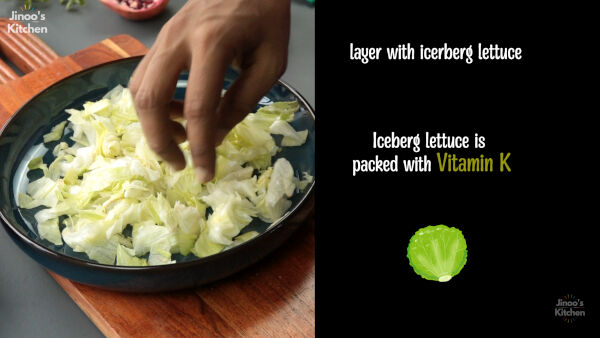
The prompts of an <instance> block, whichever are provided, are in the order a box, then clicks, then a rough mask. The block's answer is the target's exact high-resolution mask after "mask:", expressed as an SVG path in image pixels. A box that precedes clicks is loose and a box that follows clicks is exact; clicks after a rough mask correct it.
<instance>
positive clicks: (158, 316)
mask: <svg viewBox="0 0 600 338" xmlns="http://www.w3.org/2000/svg"><path fill="white" fill-rule="evenodd" d="M9 23H14V22H13V21H10V20H8V19H2V18H0V52H1V53H2V54H3V55H4V57H5V58H7V59H9V60H10V62H12V63H13V64H14V65H15V66H16V67H18V69H19V70H20V71H21V72H22V73H24V74H23V75H22V76H19V75H18V74H17V72H15V71H14V70H13V69H12V68H11V67H9V66H8V65H7V64H6V63H4V62H3V61H2V60H0V125H4V123H5V122H6V120H7V119H8V118H9V117H10V116H11V115H12V114H13V113H14V112H15V111H16V110H17V109H18V108H19V107H20V106H21V105H22V104H24V103H25V102H26V101H27V100H29V99H30V98H31V97H33V96H34V95H35V94H37V93H39V92H40V91H42V90H43V89H45V88H47V87H48V86H50V85H51V84H53V83H55V82H57V81H59V80H60V79H63V78H65V77H67V76H68V75H71V74H73V73H75V72H78V71H80V70H83V69H86V68H89V67H92V66H95V65H97V64H101V63H104V62H107V61H111V60H115V59H119V58H123V57H128V56H134V55H143V54H144V53H146V51H147V48H146V47H145V46H144V45H143V44H142V43H140V42H139V41H137V40H135V39H134V38H133V37H131V36H129V35H118V36H114V37H111V38H109V39H106V40H104V41H101V42H99V43H96V44H94V45H92V46H90V47H88V48H86V49H83V50H81V51H79V52H77V53H74V54H72V55H69V56H66V57H61V56H59V55H57V54H56V53H55V52H54V51H52V49H51V48H50V47H48V46H47V45H46V44H45V43H44V42H42V41H41V40H40V39H39V38H38V37H36V36H34V35H32V34H14V33H8V30H7V25H8V24H9ZM306 223H307V224H305V225H304V226H302V227H301V228H300V229H299V230H298V231H297V232H296V233H295V234H294V235H293V236H292V238H291V239H290V240H289V241H287V242H286V243H285V244H284V245H283V247H282V248H280V249H278V250H276V251H275V252H273V253H272V254H270V255H269V256H267V258H265V259H263V260H262V261H260V262H259V263H257V264H255V265H253V266H251V267H250V268H248V269H246V270H244V271H242V272H240V273H238V274H236V275H234V276H231V277H229V278H226V279H224V280H221V281H218V282H215V283H212V284H210V285H207V286H205V287H201V288H198V289H194V290H186V291H179V292H171V293H159V294H130V293H119V292H114V291H106V290H101V289H98V288H94V287H91V286H87V285H82V284H79V283H76V282H72V281H70V280H67V279H65V278H62V277H60V276H58V275H56V274H54V273H52V272H49V273H50V275H52V277H53V278H54V279H55V280H56V281H57V282H58V284H60V285H61V286H62V288H63V289H64V290H65V291H66V292H67V294H69V296H71V298H72V299H73V300H74V301H75V303H77V305H79V307H80V308H81V309H82V310H83V312H85V313H86V314H87V316H88V317H89V318H90V319H91V320H92V322H94V324H96V326H97V327H98V328H99V329H100V331H102V333H104V334H105V335H106V336H109V337H118V336H121V337H138V336H144V337H145V336H149V335H150V336H155V337H174V336H186V337H188V336H195V337H212V336H227V337H229V336H261V337H262V336H277V337H279V336H293V337H296V336H314V334H315V261H314V257H315V256H314V255H315V249H314V217H313V216H309V218H308V221H307V222H306Z"/></svg>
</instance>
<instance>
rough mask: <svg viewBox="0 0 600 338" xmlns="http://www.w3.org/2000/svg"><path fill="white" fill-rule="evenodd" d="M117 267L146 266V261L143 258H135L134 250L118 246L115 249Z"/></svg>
mask: <svg viewBox="0 0 600 338" xmlns="http://www.w3.org/2000/svg"><path fill="white" fill-rule="evenodd" d="M117 265H122V266H148V261H147V260H146V259H145V258H139V257H136V256H135V250H133V249H129V248H126V247H125V246H123V245H119V246H118V247H117Z"/></svg>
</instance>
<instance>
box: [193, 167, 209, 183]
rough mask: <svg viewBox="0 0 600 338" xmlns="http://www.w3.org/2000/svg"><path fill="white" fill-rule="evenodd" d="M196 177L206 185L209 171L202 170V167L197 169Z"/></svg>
mask: <svg viewBox="0 0 600 338" xmlns="http://www.w3.org/2000/svg"><path fill="white" fill-rule="evenodd" d="M196 176H198V179H199V180H200V182H202V183H205V182H207V181H208V179H209V173H208V170H206V169H204V168H201V167H197V168H196Z"/></svg>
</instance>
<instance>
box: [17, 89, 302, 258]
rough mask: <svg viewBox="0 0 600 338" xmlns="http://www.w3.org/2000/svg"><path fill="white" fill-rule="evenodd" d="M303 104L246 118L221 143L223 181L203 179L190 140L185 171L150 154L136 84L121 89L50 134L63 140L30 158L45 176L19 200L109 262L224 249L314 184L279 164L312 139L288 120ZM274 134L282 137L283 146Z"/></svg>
mask: <svg viewBox="0 0 600 338" xmlns="http://www.w3.org/2000/svg"><path fill="white" fill-rule="evenodd" d="M298 109H299V104H298V102H296V101H290V102H275V103H273V104H271V105H268V106H265V107H262V108H260V109H259V110H258V111H257V112H256V113H253V114H248V116H247V117H246V118H245V119H244V120H243V121H241V122H240V123H239V124H238V125H237V126H235V127H234V128H233V129H232V130H231V132H230V133H229V134H228V135H227V136H226V137H225V139H224V140H223V142H222V144H221V145H219V146H218V147H217V149H216V150H217V160H216V173H215V178H214V179H213V180H212V181H211V182H208V183H206V184H202V183H200V182H199V181H198V180H197V179H196V175H195V172H194V169H193V168H192V167H191V156H190V151H189V144H188V143H187V142H184V143H182V144H180V145H179V146H180V148H181V149H182V151H183V152H184V155H185V158H186V161H187V163H188V165H187V166H186V168H185V169H184V170H181V171H174V170H173V169H172V168H171V167H170V166H169V165H167V164H166V163H165V162H163V161H162V160H161V159H160V158H159V157H158V156H156V155H155V154H154V153H153V152H152V151H151V150H150V148H149V147H148V144H147V142H146V140H145V138H144V135H143V133H142V129H141V124H140V122H139V120H138V118H137V113H136V112H135V108H134V105H133V101H132V97H131V94H130V92H129V90H128V89H126V88H123V87H121V86H117V87H116V88H114V89H112V90H111V91H110V92H108V94H106V95H105V96H104V97H103V98H102V99H101V100H98V101H96V102H86V103H85V104H84V105H83V109H81V110H77V109H68V110H67V111H66V112H67V113H68V114H69V118H68V119H67V120H66V121H63V122H61V123H59V124H57V125H56V126H54V127H53V128H52V130H51V131H50V133H48V134H46V135H44V137H43V138H44V143H48V142H54V141H60V142H58V144H57V145H56V146H54V148H53V151H52V154H53V155H54V156H55V160H54V161H52V163H49V164H46V163H44V162H43V159H42V158H41V157H38V158H35V159H33V160H31V161H30V162H29V164H28V168H29V170H38V169H41V170H42V172H43V176H42V177H41V178H40V179H38V180H35V181H33V182H30V183H29V184H28V185H27V187H26V191H25V193H20V194H19V206H20V207H21V208H26V209H31V208H37V207H45V208H43V209H41V210H40V211H38V212H37V213H36V214H35V219H36V222H37V230H38V233H39V235H40V237H41V238H42V239H45V240H47V241H49V242H51V243H53V244H54V245H63V242H64V243H65V244H66V245H68V246H69V247H71V248H72V249H73V250H74V251H76V252H84V253H86V254H87V256H88V257H89V258H90V259H92V260H95V261H97V262H99V263H102V264H111V265H112V264H116V265H123V266H146V265H160V264H171V263H174V262H175V260H174V259H173V257H172V255H173V254H181V255H189V254H190V253H191V254H194V255H196V256H197V257H206V256H209V255H213V254H216V253H218V252H221V251H222V250H226V249H229V248H232V247H234V246H236V245H240V244H241V243H243V242H246V241H248V240H250V239H252V238H254V237H256V236H257V235H258V233H257V232H255V231H247V232H245V233H242V231H243V229H244V228H245V227H246V226H247V225H248V224H250V223H251V222H252V220H253V218H255V217H258V218H260V219H262V220H263V221H266V222H275V221H276V220H277V219H279V218H280V217H282V216H283V215H284V214H285V212H286V211H287V210H288V209H289V208H290V206H291V204H292V203H291V201H290V200H289V198H290V197H292V195H293V194H294V193H295V192H297V191H302V190H304V189H305V188H306V187H307V186H308V184H310V183H311V182H312V176H311V175H310V174H308V173H306V172H305V173H303V176H302V178H300V177H296V176H295V174H294V169H293V168H292V165H291V164H290V163H289V161H287V160H286V159H285V158H279V159H277V161H275V163H273V160H272V159H273V156H274V155H275V154H277V152H278V151H280V150H281V148H280V146H281V147H285V146H299V145H302V144H304V143H305V142H306V138H307V135H308V131H307V130H303V131H296V130H294V128H293V127H292V126H291V125H290V124H289V122H291V121H292V120H293V118H294V114H295V112H296V111H297V110H298ZM180 122H181V123H182V124H184V123H185V122H184V121H180ZM272 134H280V135H283V139H282V141H281V145H280V146H278V145H277V144H276V142H275V139H274V138H273V136H272ZM65 138H70V140H71V141H72V142H69V143H70V144H72V145H69V143H67V142H64V141H61V140H64V139H65ZM208 210H210V211H211V212H209V211H208Z"/></svg>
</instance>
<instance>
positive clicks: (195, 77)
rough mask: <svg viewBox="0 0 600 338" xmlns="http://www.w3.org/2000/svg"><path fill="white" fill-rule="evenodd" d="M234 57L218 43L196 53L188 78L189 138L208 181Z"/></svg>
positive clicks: (195, 160) (198, 168)
mask: <svg viewBox="0 0 600 338" xmlns="http://www.w3.org/2000/svg"><path fill="white" fill-rule="evenodd" d="M232 59H233V56H231V55H228V54H227V52H226V51H224V50H219V47H217V46H215V47H214V48H211V49H205V50H202V52H198V53H195V54H194V56H193V58H192V65H191V67H190V75H189V78H188V88H187V94H186V96H185V103H184V107H183V110H184V115H185V118H186V120H187V123H186V129H187V138H188V141H189V144H190V151H191V154H192V160H193V163H194V166H195V167H196V173H197V175H198V179H200V181H202V182H207V181H209V180H211V179H212V177H213V176H214V170H215V129H216V121H217V120H218V119H217V117H216V116H215V115H216V112H217V106H218V105H219V101H220V99H221V89H222V88H223V80H224V77H225V70H226V69H227V65H229V63H230V61H231V60H232Z"/></svg>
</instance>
